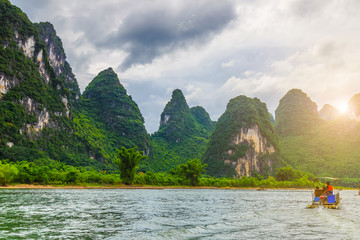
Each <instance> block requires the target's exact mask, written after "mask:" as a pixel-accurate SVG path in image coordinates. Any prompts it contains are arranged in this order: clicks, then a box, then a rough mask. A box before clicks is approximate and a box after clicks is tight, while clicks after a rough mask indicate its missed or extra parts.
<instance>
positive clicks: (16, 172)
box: [0, 158, 360, 188]
mask: <svg viewBox="0 0 360 240" xmlns="http://www.w3.org/2000/svg"><path fill="white" fill-rule="evenodd" d="M359 182H360V179H351V178H346V179H340V180H339V182H337V185H340V186H343V187H358V184H359ZM12 183H13V184H14V183H22V184H34V183H35V184H44V185H46V184H51V185H81V184H96V185H116V184H122V181H121V179H120V173H119V172H118V171H115V172H106V171H96V170H94V169H93V168H85V167H74V166H70V165H66V164H64V163H61V162H58V161H54V160H51V159H47V158H45V159H37V160H36V161H34V162H27V161H18V162H10V163H9V162H8V161H6V160H3V161H0V185H7V184H12ZM133 184H135V185H149V186H191V182H190V180H189V179H187V178H186V177H184V176H183V175H181V174H177V173H176V171H170V172H168V173H164V172H163V173H153V172H138V173H137V174H136V175H135V177H134V180H133ZM198 186H202V187H235V188H243V187H244V188H247V187H249V188H315V187H317V186H318V187H323V186H324V184H323V183H321V182H319V181H317V180H316V179H313V178H312V177H309V176H307V175H306V174H300V176H299V178H297V179H294V180H292V181H278V180H276V179H275V178H274V177H272V176H269V177H268V178H267V179H261V178H259V177H246V176H244V177H242V178H214V177H211V176H207V175H204V176H202V177H200V178H199V182H198Z"/></svg>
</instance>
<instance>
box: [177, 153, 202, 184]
mask: <svg viewBox="0 0 360 240" xmlns="http://www.w3.org/2000/svg"><path fill="white" fill-rule="evenodd" d="M207 166H208V165H207V164H201V161H200V159H197V158H194V159H190V160H189V161H187V162H186V163H185V164H181V165H179V166H178V167H177V172H178V174H179V175H181V176H183V177H185V178H187V179H189V180H190V183H191V185H193V186H196V185H198V183H199V178H200V176H201V174H202V173H203V172H205V168H206V167H207Z"/></svg>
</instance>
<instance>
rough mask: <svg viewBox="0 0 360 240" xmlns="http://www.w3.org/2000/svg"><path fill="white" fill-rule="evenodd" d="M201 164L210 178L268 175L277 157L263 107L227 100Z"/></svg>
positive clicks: (240, 99)
mask: <svg viewBox="0 0 360 240" xmlns="http://www.w3.org/2000/svg"><path fill="white" fill-rule="evenodd" d="M203 162H204V163H207V164H208V168H207V174H210V175H212V176H221V177H242V176H253V175H254V174H255V172H256V173H258V174H261V175H269V174H270V173H271V172H272V170H273V166H274V165H276V164H277V163H278V162H279V156H278V143H277V136H276V135H275V132H274V129H273V126H272V124H271V121H270V114H269V112H268V110H267V107H266V105H265V104H264V103H262V102H260V100H259V99H257V98H253V99H252V98H248V97H246V96H238V97H236V98H234V99H231V100H230V102H229V103H228V105H227V107H226V111H225V112H224V113H223V114H222V115H221V117H220V118H219V120H218V121H217V124H216V127H215V129H214V132H213V133H212V135H211V137H210V140H209V144H208V146H207V149H206V151H205V154H204V156H203Z"/></svg>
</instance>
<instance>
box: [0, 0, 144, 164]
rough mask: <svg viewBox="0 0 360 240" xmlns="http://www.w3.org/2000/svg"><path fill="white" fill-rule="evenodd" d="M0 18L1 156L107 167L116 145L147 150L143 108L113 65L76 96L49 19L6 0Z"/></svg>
mask: <svg viewBox="0 0 360 240" xmlns="http://www.w3.org/2000/svg"><path fill="white" fill-rule="evenodd" d="M0 19H1V24H0V43H1V44H0V78H1V84H0V159H5V160H6V161H10V162H16V161H30V162H33V161H37V160H38V159H53V160H56V161H60V162H62V163H66V164H70V165H75V166H93V167H95V168H96V169H108V168H112V164H110V165H109V163H111V162H112V160H113V158H114V156H115V153H116V149H118V148H120V147H122V146H125V147H134V146H138V147H139V148H140V149H141V150H144V151H146V152H147V153H149V152H150V151H149V149H150V143H149V138H148V136H147V133H146V130H145V127H144V125H143V123H144V120H143V118H142V116H141V113H140V111H139V109H138V107H137V105H136V103H134V102H133V101H132V100H131V97H130V96H128V95H127V94H126V90H125V89H124V88H123V87H122V86H121V84H120V82H119V80H118V79H117V76H116V74H115V73H114V72H113V71H112V70H110V69H108V70H105V71H103V72H102V73H100V74H99V76H98V77H97V78H95V79H94V80H93V81H92V82H91V83H90V85H89V86H88V87H87V89H86V91H85V92H84V97H82V98H81V99H80V91H79V86H78V84H77V81H76V78H75V76H74V74H73V73H72V70H71V67H70V65H69V64H68V62H67V61H66V55H65V52H64V49H63V46H62V43H61V39H60V38H59V37H58V36H57V35H56V31H55V29H54V28H53V26H52V25H51V23H48V22H46V23H38V24H33V23H31V22H30V21H29V20H28V18H27V16H26V14H24V13H23V12H22V11H21V10H20V9H19V8H17V7H15V6H13V5H11V4H10V2H9V1H7V0H1V1H0ZM103 84H105V86H104V85H103Z"/></svg>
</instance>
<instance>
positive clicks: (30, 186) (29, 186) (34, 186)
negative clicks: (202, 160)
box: [0, 184, 312, 190]
mask: <svg viewBox="0 0 360 240" xmlns="http://www.w3.org/2000/svg"><path fill="white" fill-rule="evenodd" d="M0 189H244V190H257V189H259V188H253V187H248V188H245V187H242V188H239V187H222V188H220V187H206V186H205V187H204V186H196V187H193V186H147V185H145V186H142V185H108V186H105V185H104V186H80V185H77V186H71V185H69V186H53V185H37V184H16V185H8V186H0ZM265 190H312V188H266V189H265Z"/></svg>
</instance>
